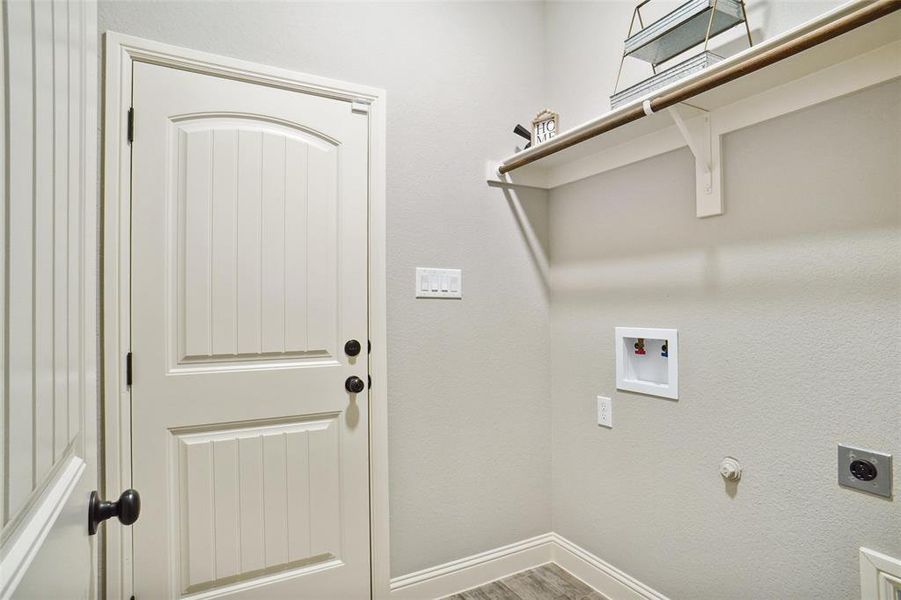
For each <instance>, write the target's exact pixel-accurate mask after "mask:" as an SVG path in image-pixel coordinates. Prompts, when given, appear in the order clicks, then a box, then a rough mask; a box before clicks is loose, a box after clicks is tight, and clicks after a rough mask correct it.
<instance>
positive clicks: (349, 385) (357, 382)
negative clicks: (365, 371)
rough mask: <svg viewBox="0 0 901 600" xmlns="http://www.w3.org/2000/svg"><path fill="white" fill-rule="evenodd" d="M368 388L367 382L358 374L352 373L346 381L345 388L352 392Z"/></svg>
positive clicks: (357, 392)
mask: <svg viewBox="0 0 901 600" xmlns="http://www.w3.org/2000/svg"><path fill="white" fill-rule="evenodd" d="M365 388H366V384H365V383H363V380H362V379H360V378H359V377H357V376H356V375H352V376H350V377H348V378H347V379H346V380H345V381H344V389H345V390H347V391H348V392H350V393H351V394H359V393H360V392H362V391H363V390H364V389H365Z"/></svg>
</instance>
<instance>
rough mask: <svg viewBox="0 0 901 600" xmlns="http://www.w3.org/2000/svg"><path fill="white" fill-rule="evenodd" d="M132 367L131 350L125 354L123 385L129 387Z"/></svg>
mask: <svg viewBox="0 0 901 600" xmlns="http://www.w3.org/2000/svg"><path fill="white" fill-rule="evenodd" d="M131 381H132V369H131V352H129V353H128V354H126V355H125V385H127V386H128V387H131Z"/></svg>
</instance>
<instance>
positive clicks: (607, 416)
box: [598, 396, 613, 429]
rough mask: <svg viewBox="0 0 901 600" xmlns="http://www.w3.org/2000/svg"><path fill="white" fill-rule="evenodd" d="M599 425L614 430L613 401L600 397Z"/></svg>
mask: <svg viewBox="0 0 901 600" xmlns="http://www.w3.org/2000/svg"><path fill="white" fill-rule="evenodd" d="M598 425H601V426H603V427H609V428H610V429H613V400H611V399H610V398H606V397H604V396H598Z"/></svg>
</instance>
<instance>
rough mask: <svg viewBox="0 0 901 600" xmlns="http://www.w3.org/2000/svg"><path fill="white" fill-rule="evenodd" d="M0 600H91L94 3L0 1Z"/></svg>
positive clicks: (94, 579)
mask: <svg viewBox="0 0 901 600" xmlns="http://www.w3.org/2000/svg"><path fill="white" fill-rule="evenodd" d="M0 10H2V11H3V13H4V14H3V18H2V25H0V35H2V38H3V39H2V40H0V41H2V44H0V45H2V47H3V52H4V57H3V60H2V61H0V71H2V72H3V73H2V75H3V77H2V80H3V85H4V88H5V93H3V94H0V105H2V108H3V114H4V118H3V119H2V120H0V131H2V133H3V136H2V137H3V143H2V144H0V153H2V154H3V155H4V156H2V157H0V163H2V164H4V165H5V166H4V168H3V169H0V177H2V181H0V187H2V188H4V190H5V192H6V194H5V202H4V204H5V208H4V210H3V211H0V237H2V240H0V270H2V271H5V272H4V273H3V274H2V277H0V282H2V283H0V285H2V286H3V289H2V290H0V314H2V318H3V325H2V326H0V364H2V381H0V389H2V390H3V391H2V392H0V394H2V404H3V406H2V409H0V420H2V427H0V438H2V439H0V447H2V448H3V460H2V461H0V482H2V494H0V500H2V509H0V525H2V533H0V598H3V599H6V598H11V597H14V598H39V599H47V598H92V597H96V594H97V585H96V584H97V543H96V540H97V537H96V536H94V537H89V536H88V527H87V512H88V511H87V505H88V498H89V495H90V493H91V491H92V490H93V489H94V488H95V487H96V486H97V426H96V419H97V387H96V385H97V369H96V365H97V361H96V353H97V345H96V342H95V340H96V338H97V319H96V316H97V277H96V275H97V256H98V247H97V243H96V235H95V232H96V227H97V222H96V208H97V195H96V189H97V188H96V177H97V171H96V168H97V163H96V157H97V141H96V136H97V130H96V123H97V120H96V119H97V100H96V86H97V79H96V65H97V52H96V44H97V38H96V24H97V13H96V5H95V4H94V3H93V2H82V1H72V2H67V1H66V0H53V1H52V2H50V1H46V2H44V1H34V2H26V1H19V2H3V3H2V5H0Z"/></svg>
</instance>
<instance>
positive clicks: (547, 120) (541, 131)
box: [532, 108, 560, 146]
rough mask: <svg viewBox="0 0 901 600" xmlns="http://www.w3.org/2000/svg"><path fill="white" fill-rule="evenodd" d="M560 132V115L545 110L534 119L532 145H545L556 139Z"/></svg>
mask: <svg viewBox="0 0 901 600" xmlns="http://www.w3.org/2000/svg"><path fill="white" fill-rule="evenodd" d="M559 130H560V115H558V114H557V113H555V112H554V111H552V110H549V109H547V108H545V109H544V110H543V111H541V112H540V113H538V114H537V115H535V118H534V119H532V145H533V146H537V145H538V144H543V143H544V142H546V141H548V140H549V139H551V138H553V137H556V136H557V132H558V131H559Z"/></svg>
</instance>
